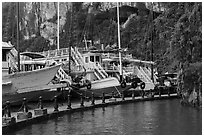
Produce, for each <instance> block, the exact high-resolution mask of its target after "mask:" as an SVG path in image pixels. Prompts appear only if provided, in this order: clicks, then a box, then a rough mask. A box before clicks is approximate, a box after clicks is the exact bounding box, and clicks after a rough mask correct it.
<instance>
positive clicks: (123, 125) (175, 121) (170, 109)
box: [13, 99, 202, 135]
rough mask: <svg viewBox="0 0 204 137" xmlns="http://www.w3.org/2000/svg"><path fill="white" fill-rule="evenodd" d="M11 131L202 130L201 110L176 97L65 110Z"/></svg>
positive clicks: (100, 132) (109, 132) (67, 132)
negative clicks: (73, 111) (91, 108)
mask: <svg viewBox="0 0 204 137" xmlns="http://www.w3.org/2000/svg"><path fill="white" fill-rule="evenodd" d="M13 134H34V135H41V134H44V135H51V134H58V135H60V134H63V135H66V134H78V135H82V134H97V135H99V134H102V135H104V134H109V135H110V134H111V135H117V134H120V135H123V134H131V135H133V134H143V135H152V134H166V135H168V134H176V135H178V134H184V135H187V134H202V112H201V110H197V109H194V108H191V107H185V106H181V105H180V103H179V100H178V99H174V100H161V101H146V102H136V103H132V104H124V105H118V106H109V107H106V108H105V109H103V108H97V109H95V110H89V111H84V112H75V113H72V114H67V115H64V116H62V117H58V118H56V119H52V120H49V121H43V122H41V123H39V124H35V125H31V126H28V127H27V128H25V129H22V130H20V131H16V132H15V133H13Z"/></svg>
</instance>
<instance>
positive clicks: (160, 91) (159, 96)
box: [159, 87, 161, 98]
mask: <svg viewBox="0 0 204 137" xmlns="http://www.w3.org/2000/svg"><path fill="white" fill-rule="evenodd" d="M159 97H160V98H161V87H159Z"/></svg>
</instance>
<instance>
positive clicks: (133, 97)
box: [132, 91, 135, 100]
mask: <svg viewBox="0 0 204 137" xmlns="http://www.w3.org/2000/svg"><path fill="white" fill-rule="evenodd" d="M134 99H135V93H134V91H132V100H134Z"/></svg>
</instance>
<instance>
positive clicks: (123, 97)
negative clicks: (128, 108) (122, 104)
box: [122, 91, 125, 101]
mask: <svg viewBox="0 0 204 137" xmlns="http://www.w3.org/2000/svg"><path fill="white" fill-rule="evenodd" d="M124 100H125V95H124V91H123V92H122V101H124Z"/></svg>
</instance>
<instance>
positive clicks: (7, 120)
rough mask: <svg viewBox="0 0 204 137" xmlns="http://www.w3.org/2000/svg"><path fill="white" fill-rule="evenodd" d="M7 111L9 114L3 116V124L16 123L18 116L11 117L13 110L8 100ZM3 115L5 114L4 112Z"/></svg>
mask: <svg viewBox="0 0 204 137" xmlns="http://www.w3.org/2000/svg"><path fill="white" fill-rule="evenodd" d="M6 112H7V116H6V117H2V125H11V124H14V123H16V118H15V117H11V110H10V102H9V101H6ZM2 116H3V114H2Z"/></svg>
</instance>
